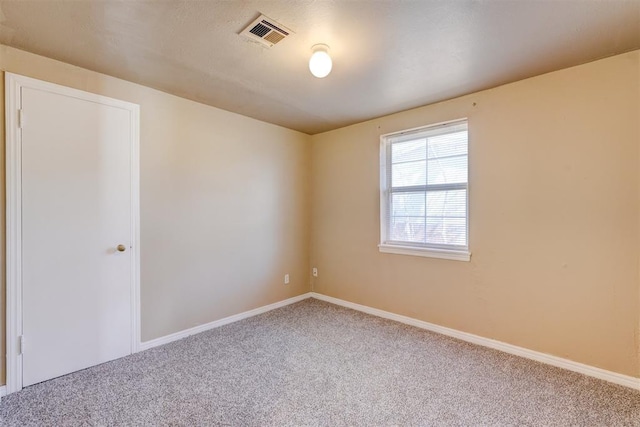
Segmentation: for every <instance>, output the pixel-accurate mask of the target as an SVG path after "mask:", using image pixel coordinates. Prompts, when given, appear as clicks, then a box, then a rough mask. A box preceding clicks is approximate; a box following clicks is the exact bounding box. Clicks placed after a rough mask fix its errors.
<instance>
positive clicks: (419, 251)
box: [378, 244, 471, 261]
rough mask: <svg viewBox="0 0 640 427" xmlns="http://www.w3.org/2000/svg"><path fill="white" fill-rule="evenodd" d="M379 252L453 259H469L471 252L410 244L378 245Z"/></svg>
mask: <svg viewBox="0 0 640 427" xmlns="http://www.w3.org/2000/svg"><path fill="white" fill-rule="evenodd" d="M378 248H379V249H380V252H383V253H387V254H398V255H412V256H423V257H427V258H440V259H451V260H454V261H470V260H471V252H467V251H454V250H448V249H435V248H428V249H427V248H416V247H412V246H398V245H387V244H380V245H378Z"/></svg>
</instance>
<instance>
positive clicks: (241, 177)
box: [0, 45, 310, 383]
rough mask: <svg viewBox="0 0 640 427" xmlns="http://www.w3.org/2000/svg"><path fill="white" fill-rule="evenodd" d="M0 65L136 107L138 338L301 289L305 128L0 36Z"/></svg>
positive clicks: (304, 278)
mask: <svg viewBox="0 0 640 427" xmlns="http://www.w3.org/2000/svg"><path fill="white" fill-rule="evenodd" d="M0 70H3V71H9V72H13V73H17V74H23V75H26V76H30V77H34V78H38V79H42V80H46V81H50V82H54V83H58V84H62V85H65V86H69V87H73V88H77V89H82V90H86V91H89V92H94V93H98V94H102V95H106V96H110V97H113V98H118V99H123V100H126V101H131V102H134V103H137V104H139V105H140V107H141V132H140V159H141V160H140V163H141V164H140V170H141V172H140V189H141V196H140V197H141V240H142V241H141V249H142V255H141V256H142V265H141V279H142V283H141V300H142V339H143V341H147V340H150V339H153V338H157V337H161V336H164V335H167V334H170V333H172V332H176V331H180V330H183V329H186V328H190V327H192V326H195V325H199V324H203V323H206V322H210V321H213V320H216V319H219V318H222V317H226V316H229V315H232V314H236V313H239V312H242V311H246V310H249V309H252V308H255V307H259V306H263V305H266V304H270V303H273V302H276V301H280V300H283V299H286V298H289V297H292V296H295V295H299V294H302V293H305V292H308V291H309V278H308V277H309V275H308V271H309V215H310V213H309V203H310V200H309V184H310V172H309V170H310V144H309V136H308V135H305V134H302V133H299V132H295V131H292V130H289V129H285V128H282V127H278V126H274V125H271V124H267V123H264V122H260V121H257V120H253V119H250V118H247V117H243V116H240V115H237V114H233V113H229V112H226V111H223V110H219V109H216V108H212V107H209V106H205V105H202V104H198V103H195V102H192V101H187V100H185V99H181V98H178V97H175V96H172V95H168V94H166V93H162V92H159V91H156V90H152V89H149V88H146V87H143V86H140V85H135V84H132V83H128V82H125V81H122V80H118V79H115V78H111V77H107V76H104V75H101V74H98V73H95V72H92V71H88V70H84V69H81V68H77V67H73V66H71V65H67V64H63V63H60V62H57V61H53V60H50V59H47V58H43V57H40V56H36V55H33V54H29V53H26V52H23V51H19V50H16V49H12V48H9V47H6V46H1V45H0ZM2 74H3V73H2ZM2 77H3V81H4V75H2ZM1 87H2V85H0V88H1ZM3 106H4V103H0V117H2V120H4V111H3ZM0 123H2V121H0ZM0 130H1V129H0ZM1 139H2V141H3V142H2V144H4V138H1ZM0 152H1V153H4V146H2V147H1V149H0ZM2 155H3V154H2ZM2 155H0V156H2ZM2 164H3V165H4V162H2ZM0 177H2V178H1V179H0V188H2V190H1V191H4V173H3V174H1V175H0ZM2 200H4V198H2ZM0 212H1V213H0V215H4V205H3V206H1V207H0ZM2 221H3V224H2V230H3V231H4V217H2ZM2 236H3V238H4V232H2ZM0 247H1V248H2V249H0V251H4V243H2V244H0ZM0 262H1V266H2V270H3V271H4V256H2V257H0ZM285 273H289V274H290V278H291V283H290V284H289V285H287V286H285V285H284V284H283V277H284V274H285ZM2 277H3V279H4V274H3V275H2ZM0 294H1V295H2V296H3V298H4V294H5V292H4V285H3V288H2V292H0ZM1 307H2V312H0V316H1V318H2V319H4V304H1ZM1 323H4V322H1ZM2 331H3V332H4V327H2ZM0 341H1V343H2V344H1V345H2V349H1V350H0V354H2V355H4V353H5V352H4V342H5V340H4V339H2V340H0ZM0 366H1V367H2V368H0V369H1V372H0V375H2V377H3V378H4V366H5V363H4V360H2V361H1V362H0ZM3 382H4V380H2V383H3Z"/></svg>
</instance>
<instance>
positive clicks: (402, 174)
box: [379, 120, 470, 261]
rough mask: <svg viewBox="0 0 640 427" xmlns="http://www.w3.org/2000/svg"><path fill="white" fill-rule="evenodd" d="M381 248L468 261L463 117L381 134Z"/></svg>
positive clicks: (465, 126) (465, 132) (466, 135)
mask: <svg viewBox="0 0 640 427" xmlns="http://www.w3.org/2000/svg"><path fill="white" fill-rule="evenodd" d="M380 146H381V148H380V150H381V153H380V163H381V168H380V236H381V237H380V246H379V247H380V251H381V252H390V253H399V254H406V255H419V256H430V257H436V258H446V259H456V260H462V261H469V259H470V253H469V243H468V230H469V218H468V211H469V210H468V199H469V193H468V181H467V175H468V174H467V171H468V151H467V148H468V133H467V121H466V120H460V121H456V122H451V123H446V124H439V125H434V126H428V127H423V128H420V129H414V130H410V131H405V132H398V133H393V134H388V135H383V136H382V137H381V144H380Z"/></svg>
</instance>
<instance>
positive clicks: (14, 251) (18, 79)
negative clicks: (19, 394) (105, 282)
mask: <svg viewBox="0 0 640 427" xmlns="http://www.w3.org/2000/svg"><path fill="white" fill-rule="evenodd" d="M22 88H32V89H38V90H44V91H47V92H52V93H56V94H60V95H65V96H70V97H74V98H78V99H82V100H86V101H91V102H96V103H99V104H103V105H109V106H112V107H116V108H121V109H123V110H126V111H128V112H129V114H130V118H131V142H132V143H131V198H132V200H131V242H132V244H133V250H132V251H129V253H130V256H131V257H132V260H131V266H132V268H131V301H132V304H131V305H132V307H131V317H132V319H131V325H132V328H133V330H132V333H131V339H132V342H131V351H132V353H136V352H138V351H139V348H140V226H139V224H140V167H139V166H140V162H139V147H140V130H139V126H140V125H139V123H140V106H138V105H136V104H132V103H130V102H126V101H120V100H117V99H113V98H108V97H105V96H101V95H96V94H92V93H89V92H84V91H81V90H77V89H71V88H68V87H65V86H60V85H57V84H53V83H48V82H44V81H41V80H36V79H32V78H30V77H25V76H21V75H17V74H12V73H5V92H6V95H5V116H6V160H5V162H6V192H7V193H6V198H7V211H6V214H7V218H6V221H7V226H6V240H7V241H6V244H7V246H6V249H7V254H6V260H7V261H6V262H7V265H6V269H7V270H6V279H7V300H6V309H7V318H6V333H7V343H6V345H7V348H6V350H7V353H6V355H7V360H6V362H7V365H6V374H7V381H6V382H7V384H6V392H7V394H9V393H13V392H16V391H20V390H21V389H22V355H21V354H20V342H19V341H20V336H21V335H22V232H21V230H22V224H21V217H22V200H21V194H22V181H21V176H22V159H21V149H20V147H21V144H22V131H21V123H20V122H21V121H22V122H23V123H27V122H28V117H21V114H20V113H19V111H20V110H21V108H22V105H21V103H22V101H21V97H20V93H21V89H22Z"/></svg>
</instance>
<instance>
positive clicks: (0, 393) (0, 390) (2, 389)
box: [0, 385, 7, 399]
mask: <svg viewBox="0 0 640 427" xmlns="http://www.w3.org/2000/svg"><path fill="white" fill-rule="evenodd" d="M6 395H7V386H6V385H2V386H0V399H1V398H3V397H5V396H6Z"/></svg>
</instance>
